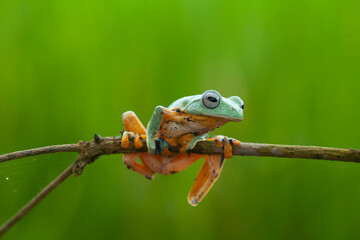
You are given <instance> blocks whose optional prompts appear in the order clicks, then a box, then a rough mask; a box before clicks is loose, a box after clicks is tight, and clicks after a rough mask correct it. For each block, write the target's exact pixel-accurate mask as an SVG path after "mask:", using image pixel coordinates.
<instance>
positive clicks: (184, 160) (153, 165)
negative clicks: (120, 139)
mask: <svg viewBox="0 0 360 240" xmlns="http://www.w3.org/2000/svg"><path fill="white" fill-rule="evenodd" d="M200 158H202V155H200V154H194V153H192V154H190V155H183V154H178V155H175V156H165V155H153V154H147V155H143V156H141V160H142V161H143V162H144V163H145V164H146V165H147V166H149V168H150V169H151V170H153V171H154V172H157V173H159V174H174V173H177V172H180V171H183V170H184V169H186V168H188V167H189V166H190V165H191V164H193V163H194V162H196V161H197V160H198V159H200Z"/></svg>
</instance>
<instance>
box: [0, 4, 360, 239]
mask: <svg viewBox="0 0 360 240" xmlns="http://www.w3.org/2000/svg"><path fill="white" fill-rule="evenodd" d="M359 29H360V4H359V1H357V0H356V1H351V0H345V1H344V0H341V1H340V0H334V1H322V0H317V1H286V0H274V1H266V0H253V1H232V0H206V1H202V0H199V1H198V0H196V1H195V0H192V1H190V0H180V1H179V0H174V1H160V0H153V1H141V0H123V1H121V0H118V1H115V0H114V1H112V0H105V1H94V0H87V1H82V0H75V1H73V0H72V1H70V0H64V1H54V0H49V1H39V0H33V1H23V0H3V1H0V132H1V136H2V137H1V138H0V153H7V152H12V151H15V150H21V149H27V148H33V147H40V146H45V145H52V144H63V143H74V142H77V141H78V140H80V139H81V140H90V139H91V138H92V136H93V134H94V133H97V134H100V135H102V136H114V135H118V133H119V131H120V130H121V129H122V125H121V115H122V113H123V112H125V111H127V110H133V111H135V112H136V113H137V115H138V116H139V118H140V119H141V120H142V121H143V122H144V124H146V123H147V121H148V120H149V118H150V116H151V114H152V112H153V110H154V107H155V106H156V105H164V106H167V105H169V104H170V103H171V102H172V101H174V100H176V99H178V98H180V97H183V96H188V95H193V94H199V93H202V92H204V91H205V90H207V89H216V90H218V91H219V92H220V93H221V94H222V95H223V96H225V97H228V96H232V95H238V96H240V97H241V98H242V99H243V100H244V101H245V118H244V121H243V122H241V123H229V124H227V125H225V126H224V127H222V128H220V129H218V130H216V131H215V133H216V134H224V135H229V136H232V137H236V138H238V139H240V140H242V141H247V142H264V143H281V144H300V145H320V146H329V147H344V148H360V141H359V136H360V128H359V122H360V111H359V106H360V93H359V90H360V66H359V64H360V44H359V43H360V31H359ZM75 157H76V154H72V153H61V154H51V155H46V156H37V157H33V158H28V159H20V160H14V161H10V162H6V163H2V164H0V197H1V200H0V222H1V223H3V222H4V221H5V220H6V219H8V218H9V217H10V216H12V215H13V214H14V213H15V212H16V211H17V210H18V209H19V208H20V207H21V206H22V205H23V204H25V203H26V202H27V201H28V200H30V199H31V197H33V196H34V195H35V194H36V193H37V192H38V191H40V190H41V188H42V187H44V186H45V185H46V184H48V183H49V182H50V181H51V180H52V179H53V178H54V177H55V176H56V175H57V174H59V173H60V172H61V171H62V170H63V169H64V168H66V167H67V166H68V165H69V164H70V163H71V162H72V161H73V160H74V159H75ZM201 164H202V161H199V162H197V163H196V164H194V165H193V166H191V167H190V168H188V169H187V170H186V171H183V172H181V173H179V174H176V175H172V176H162V175H156V177H155V179H154V180H153V181H149V180H146V179H145V178H144V177H143V176H141V175H139V174H136V173H134V172H132V171H128V170H127V169H126V167H125V166H124V164H123V162H122V156H121V155H113V156H105V157H101V158H100V159H99V160H97V161H96V162H95V163H94V164H92V165H90V166H88V167H87V168H86V169H85V172H84V174H83V175H82V176H80V177H76V178H74V177H70V178H69V179H68V180H67V181H66V182H64V183H63V184H62V185H60V186H59V187H58V188H57V189H56V190H55V191H54V192H53V193H51V194H50V195H49V196H48V197H47V198H46V199H45V200H44V201H43V202H41V203H40V204H39V205H38V206H36V208H35V209H33V210H32V211H31V212H30V213H29V214H28V215H27V216H26V217H25V218H24V219H22V220H21V221H20V222H19V223H18V224H17V225H16V226H14V227H13V228H12V229H11V230H10V231H9V232H8V233H7V234H6V236H5V237H4V239H170V238H171V239H220V238H221V239H235V238H239V239H359V238H360V228H359V216H360V204H359V202H360V165H358V164H355V163H339V162H328V161H314V160H304V159H277V158H265V157H234V158H233V159H231V160H228V161H227V162H226V164H225V167H224V169H223V172H222V175H221V177H220V179H219V181H218V182H217V183H216V184H215V186H214V188H213V189H212V190H211V191H210V193H209V194H208V195H207V196H206V198H205V199H204V201H202V202H201V203H200V204H199V206H198V207H196V208H194V207H191V206H190V205H189V204H188V203H187V200H186V196H187V194H188V191H189V190H190V187H191V185H192V183H193V179H194V177H195V176H196V174H197V172H198V170H199V169H200V167H201Z"/></svg>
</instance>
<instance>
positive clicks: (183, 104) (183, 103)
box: [168, 95, 201, 110]
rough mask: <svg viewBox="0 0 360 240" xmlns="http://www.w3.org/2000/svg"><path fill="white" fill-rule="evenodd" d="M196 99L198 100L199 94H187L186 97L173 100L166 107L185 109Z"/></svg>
mask: <svg viewBox="0 0 360 240" xmlns="http://www.w3.org/2000/svg"><path fill="white" fill-rule="evenodd" d="M196 99H199V100H200V99H201V95H195V96H188V97H183V98H180V99H178V100H176V101H175V102H173V103H172V104H170V106H169V107H168V108H169V109H172V108H177V107H180V108H182V109H184V110H185V109H186V108H187V107H188V106H189V105H190V104H191V103H193V102H194V100H196Z"/></svg>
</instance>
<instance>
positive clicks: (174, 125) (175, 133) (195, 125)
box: [159, 119, 224, 137]
mask: <svg viewBox="0 0 360 240" xmlns="http://www.w3.org/2000/svg"><path fill="white" fill-rule="evenodd" d="M223 124H224V122H223V121H219V120H217V119H216V120H215V119H207V121H206V122H204V121H191V120H185V121H181V122H175V121H166V122H163V124H162V125H161V127H160V131H159V134H160V136H162V137H181V136H183V135H185V134H189V133H193V134H199V133H201V134H204V133H207V132H210V131H212V130H214V129H215V128H218V127H220V126H221V125H223Z"/></svg>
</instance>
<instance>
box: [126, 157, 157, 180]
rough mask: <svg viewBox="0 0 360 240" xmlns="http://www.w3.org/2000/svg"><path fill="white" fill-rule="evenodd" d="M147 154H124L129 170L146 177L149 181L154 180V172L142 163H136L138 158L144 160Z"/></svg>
mask: <svg viewBox="0 0 360 240" xmlns="http://www.w3.org/2000/svg"><path fill="white" fill-rule="evenodd" d="M143 155H147V153H127V154H124V163H125V165H126V166H127V167H128V168H129V169H132V170H134V171H135V172H138V173H140V174H142V175H144V176H145V177H146V178H147V179H153V178H154V177H153V175H154V171H152V170H151V169H150V168H149V166H148V165H147V164H146V163H144V161H141V162H142V164H140V163H138V162H137V161H136V158H138V157H140V159H142V158H143V157H144V156H143Z"/></svg>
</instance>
